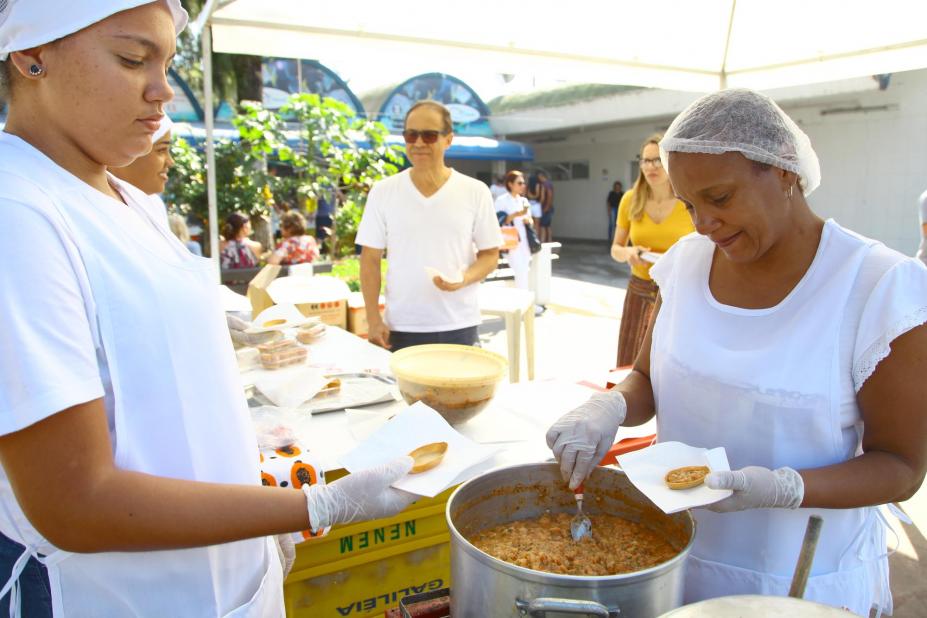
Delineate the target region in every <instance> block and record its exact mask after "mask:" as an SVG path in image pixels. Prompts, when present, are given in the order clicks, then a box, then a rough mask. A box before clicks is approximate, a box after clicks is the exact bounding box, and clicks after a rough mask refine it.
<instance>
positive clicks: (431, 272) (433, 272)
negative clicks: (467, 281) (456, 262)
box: [425, 266, 463, 283]
mask: <svg viewBox="0 0 927 618" xmlns="http://www.w3.org/2000/svg"><path fill="white" fill-rule="evenodd" d="M425 272H426V273H428V278H429V279H434V278H435V277H441V278H442V279H444V280H445V281H447V282H448V283H460V282H461V281H463V271H458V272H457V273H455V274H453V275H445V274H444V273H443V272H441V271H440V270H438V269H437V268H432V267H431V266H426V267H425Z"/></svg>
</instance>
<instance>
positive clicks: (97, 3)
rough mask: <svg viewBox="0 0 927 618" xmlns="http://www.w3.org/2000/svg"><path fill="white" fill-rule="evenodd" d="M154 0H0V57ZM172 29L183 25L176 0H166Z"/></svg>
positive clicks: (184, 15)
mask: <svg viewBox="0 0 927 618" xmlns="http://www.w3.org/2000/svg"><path fill="white" fill-rule="evenodd" d="M153 1H154V0H0V60H6V58H7V56H9V54H10V52H14V51H20V50H23V49H29V48H30V47H36V46H38V45H43V44H45V43H50V42H52V41H56V40H58V39H60V38H61V37H65V36H67V35H69V34H74V33H75V32H77V31H78V30H83V29H84V28H86V27H87V26H90V25H91V24H95V23H97V22H98V21H103V20H104V19H106V18H107V17H109V16H110V15H114V14H116V13H119V12H120V11H126V10H128V9H134V8H135V7H137V6H142V5H143V4H148V3H150V2H153ZM167 5H168V8H169V9H170V10H171V16H172V17H173V18H174V29H175V30H176V31H177V33H178V34H179V33H180V31H181V30H183V29H184V28H186V27H187V20H188V19H189V17H188V15H187V11H186V10H184V8H183V7H182V6H181V5H180V0H167Z"/></svg>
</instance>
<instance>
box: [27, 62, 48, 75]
mask: <svg viewBox="0 0 927 618" xmlns="http://www.w3.org/2000/svg"><path fill="white" fill-rule="evenodd" d="M44 72H45V69H44V68H42V65H39V64H33V65H32V66H30V67H29V75H31V76H32V77H38V76H39V75H41V74H42V73H44Z"/></svg>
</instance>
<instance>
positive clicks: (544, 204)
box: [538, 170, 554, 242]
mask: <svg viewBox="0 0 927 618" xmlns="http://www.w3.org/2000/svg"><path fill="white" fill-rule="evenodd" d="M538 201H540V202H541V227H540V233H539V234H538V239H539V240H540V241H541V242H553V240H554V230H553V225H554V183H552V182H551V181H550V178H549V177H548V176H547V172H545V171H543V170H542V171H540V172H538Z"/></svg>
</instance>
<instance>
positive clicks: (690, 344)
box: [651, 239, 891, 616]
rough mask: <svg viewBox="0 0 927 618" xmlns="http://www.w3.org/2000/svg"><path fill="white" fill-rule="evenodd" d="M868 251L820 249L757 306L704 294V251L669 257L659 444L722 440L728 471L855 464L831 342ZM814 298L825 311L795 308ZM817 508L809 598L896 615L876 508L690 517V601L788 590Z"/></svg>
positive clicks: (656, 377) (657, 341)
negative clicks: (775, 298)
mask: <svg viewBox="0 0 927 618" xmlns="http://www.w3.org/2000/svg"><path fill="white" fill-rule="evenodd" d="M825 240H826V239H825ZM825 244H826V243H825V241H824V240H822V246H824V245H825ZM834 249H836V250H834ZM702 253H703V254H704V253H705V252H704V251H703V252H702ZM864 255H865V250H864V248H861V247H859V246H857V247H849V246H847V247H843V246H838V247H836V248H834V247H831V250H829V251H827V252H821V251H820V250H819V254H818V256H817V257H816V258H815V262H814V263H813V265H812V266H811V268H810V269H809V271H808V272H807V273H806V275H805V277H804V278H803V279H802V281H801V282H800V283H799V285H798V286H796V288H795V289H794V290H793V291H792V293H790V295H789V296H788V297H787V298H786V299H785V300H784V301H783V302H782V303H780V304H779V305H777V306H776V307H774V308H771V309H764V310H755V311H753V310H744V309H738V308H735V307H725V306H722V305H720V304H719V303H717V301H715V300H714V299H713V298H712V297H711V294H710V290H709V289H708V273H709V269H710V263H711V257H710V252H709V254H708V255H707V256H705V255H702V256H701V257H693V256H692V255H691V254H677V255H676V256H675V259H674V260H673V262H672V270H671V271H668V272H669V274H668V275H667V276H668V277H669V279H670V281H667V282H666V285H665V288H664V283H663V282H661V290H663V291H664V297H663V305H662V308H661V309H660V313H659V316H658V319H657V323H656V326H655V330H654V334H653V347H652V351H651V378H652V383H653V390H654V394H655V398H656V408H657V435H658V437H659V440H661V441H671V440H678V441H680V442H685V443H687V444H691V445H693V446H700V447H706V448H712V447H717V446H723V447H725V449H726V450H727V456H728V459H729V461H730V464H731V468H732V469H738V468H742V467H745V466H749V465H757V466H765V467H767V468H771V469H774V468H778V467H781V466H790V467H792V468H795V469H797V470H801V469H804V468H815V467H820V466H827V465H830V464H835V463H838V462H841V461H845V460H847V459H849V458H850V457H852V456H853V455H854V452H855V450H856V448H858V434H857V433H856V431H855V430H851V431H850V432H847V431H846V430H842V429H841V424H840V418H839V412H840V410H839V393H840V375H839V371H838V368H839V361H838V341H839V332H840V330H839V329H840V324H841V316H842V313H841V311H840V309H841V308H842V307H844V306H845V303H846V298H847V296H848V292H849V290H850V289H851V288H852V284H853V281H854V280H855V277H856V273H857V271H858V268H859V265H860V263H861V260H862V259H863V257H864ZM822 301H823V302H826V303H828V305H829V306H830V307H832V308H833V311H832V312H830V313H828V312H827V311H806V310H803V309H806V308H807V305H808V304H809V303H815V302H818V303H819V302H822ZM773 313H775V314H776V315H775V319H774V320H771V319H767V317H768V316H770V315H772V314H773ZM814 316H819V317H814ZM811 514H818V515H820V516H821V517H822V518H823V519H824V526H823V529H822V531H821V538H820V542H819V544H818V547H817V553H816V555H815V559H814V566H813V570H812V574H811V577H810V579H809V581H808V586H807V589H806V592H805V598H806V599H809V600H813V601H818V602H821V603H826V604H830V605H834V606H837V607H846V608H848V609H850V610H852V611H854V612H856V613H858V614H862V615H866V616H868V615H869V610H870V607H872V606H873V605H875V606H877V607H879V608H881V609H882V610H884V611H888V612H890V611H891V593H890V590H889V587H888V561H887V558H886V554H885V527H884V525H883V521H884V520H883V519H882V518H881V516H880V514H879V512H878V510H877V509H875V508H861V509H840V510H837V509H798V510H785V509H756V510H750V511H743V512H739V513H714V512H711V511H707V510H704V509H695V510H694V511H693V515H694V516H695V519H696V522H697V533H696V539H695V543H694V546H693V548H692V553H691V556H690V558H689V560H688V563H687V567H686V569H687V571H686V592H685V602H686V603H692V602H696V601H700V600H703V599H708V598H713V597H718V596H724V595H733V594H769V595H783V596H784V595H786V594H788V589H789V584H790V581H791V577H792V574H793V572H794V569H795V564H796V560H797V557H798V552H799V548H800V546H801V542H802V537H803V535H804V531H805V526H806V524H807V520H808V516H809V515H811Z"/></svg>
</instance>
